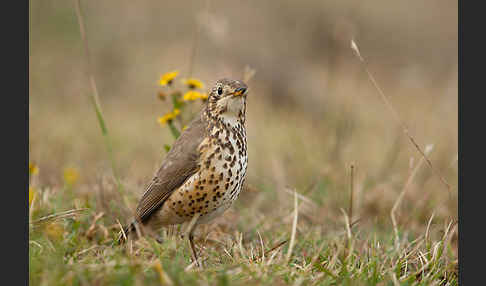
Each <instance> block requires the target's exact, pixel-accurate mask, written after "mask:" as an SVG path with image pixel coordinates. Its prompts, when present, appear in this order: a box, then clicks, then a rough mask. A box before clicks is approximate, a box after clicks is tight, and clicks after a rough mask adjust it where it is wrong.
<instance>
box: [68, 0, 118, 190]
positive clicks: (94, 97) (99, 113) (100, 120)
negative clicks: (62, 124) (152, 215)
mask: <svg viewBox="0 0 486 286" xmlns="http://www.w3.org/2000/svg"><path fill="white" fill-rule="evenodd" d="M74 3H75V6H76V16H77V18H78V23H79V31H80V33H81V40H82V42H83V45H84V52H85V56H86V60H87V62H88V77H89V82H90V85H91V89H92V91H93V93H92V94H91V96H90V97H89V99H90V101H91V103H92V104H93V107H94V109H95V112H96V117H97V118H98V123H99V125H100V128H101V134H102V135H103V137H104V139H105V145H106V149H107V151H108V157H109V160H110V162H111V169H112V171H113V176H114V177H115V181H116V184H117V186H118V191H119V192H120V194H123V186H122V184H121V182H120V179H119V177H118V174H117V172H116V168H115V159H114V156H113V148H112V145H111V140H110V137H109V135H108V128H107V127H106V123H105V120H104V117H103V112H102V110H101V105H100V101H99V96H98V89H97V88H96V81H95V78H94V76H93V72H92V66H91V58H90V55H89V49H88V39H87V38H86V29H85V26H84V19H83V15H82V13H81V3H80V0H75V1H74Z"/></svg>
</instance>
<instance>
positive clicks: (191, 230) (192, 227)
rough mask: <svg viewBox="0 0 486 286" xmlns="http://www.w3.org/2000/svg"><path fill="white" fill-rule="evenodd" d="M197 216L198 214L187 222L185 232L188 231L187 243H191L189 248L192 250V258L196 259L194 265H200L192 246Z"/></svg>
mask: <svg viewBox="0 0 486 286" xmlns="http://www.w3.org/2000/svg"><path fill="white" fill-rule="evenodd" d="M198 218H199V214H196V215H195V216H194V217H193V218H192V220H191V222H190V223H189V225H188V227H187V233H188V237H189V243H190V245H191V250H192V256H193V259H194V261H196V265H197V266H198V267H201V265H200V264H199V261H198V260H197V252H196V248H195V247H194V230H195V229H196V226H197V224H196V222H197V219H198Z"/></svg>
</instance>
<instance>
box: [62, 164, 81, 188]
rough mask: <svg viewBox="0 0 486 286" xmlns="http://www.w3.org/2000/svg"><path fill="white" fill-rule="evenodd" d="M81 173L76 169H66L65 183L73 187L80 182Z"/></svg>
mask: <svg viewBox="0 0 486 286" xmlns="http://www.w3.org/2000/svg"><path fill="white" fill-rule="evenodd" d="M78 177H79V173H78V171H77V170H76V169H74V168H65V169H64V181H65V182H66V184H68V185H69V186H72V185H74V184H75V183H76V181H77V180H78Z"/></svg>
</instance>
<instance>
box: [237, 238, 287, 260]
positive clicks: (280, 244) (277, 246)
mask: <svg viewBox="0 0 486 286" xmlns="http://www.w3.org/2000/svg"><path fill="white" fill-rule="evenodd" d="M287 242H288V240H284V241H282V242H279V243H277V245H275V246H274V247H272V248H270V249H269V250H267V251H265V252H263V255H261V256H257V257H256V258H255V261H256V260H258V259H260V258H261V257H264V256H265V255H267V256H268V255H269V254H270V253H272V252H273V251H274V250H276V249H278V248H279V247H280V246H282V245H284V244H285V243H287ZM228 255H229V254H228Z"/></svg>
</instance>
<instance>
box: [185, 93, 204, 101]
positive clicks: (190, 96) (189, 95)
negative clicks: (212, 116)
mask: <svg viewBox="0 0 486 286" xmlns="http://www.w3.org/2000/svg"><path fill="white" fill-rule="evenodd" d="M198 98H201V93H200V92H199V91H195V90H189V91H188V92H186V93H185V94H184V96H183V97H182V100H184V101H192V100H196V99H198Z"/></svg>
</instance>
